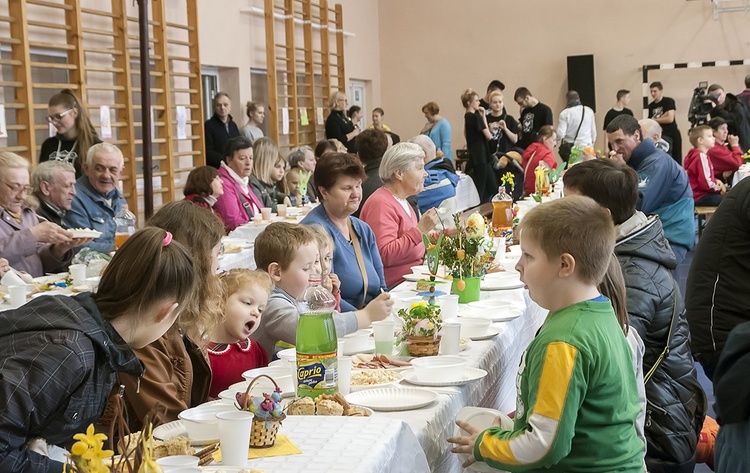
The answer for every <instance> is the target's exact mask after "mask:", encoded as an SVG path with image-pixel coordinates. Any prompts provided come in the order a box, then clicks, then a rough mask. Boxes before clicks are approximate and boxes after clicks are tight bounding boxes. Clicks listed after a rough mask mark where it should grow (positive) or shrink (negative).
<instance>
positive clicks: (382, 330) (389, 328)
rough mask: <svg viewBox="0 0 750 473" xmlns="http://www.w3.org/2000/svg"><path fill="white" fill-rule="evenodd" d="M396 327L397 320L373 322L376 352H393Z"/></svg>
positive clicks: (381, 353)
mask: <svg viewBox="0 0 750 473" xmlns="http://www.w3.org/2000/svg"><path fill="white" fill-rule="evenodd" d="M395 329H396V322H394V321H387V320H380V321H377V322H373V323H372V332H373V336H374V337H375V353H377V354H378V355H392V354H393V338H394V334H393V331H394V330H395Z"/></svg>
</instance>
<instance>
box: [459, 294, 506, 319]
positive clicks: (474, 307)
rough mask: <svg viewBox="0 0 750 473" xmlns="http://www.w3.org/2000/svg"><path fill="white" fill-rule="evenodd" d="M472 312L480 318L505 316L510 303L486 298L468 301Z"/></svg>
mask: <svg viewBox="0 0 750 473" xmlns="http://www.w3.org/2000/svg"><path fill="white" fill-rule="evenodd" d="M469 307H470V308H471V312H472V314H476V316H477V317H481V318H490V319H492V318H494V317H506V316H507V315H508V311H509V310H510V303H508V302H503V301H498V300H492V299H486V300H483V301H476V302H469Z"/></svg>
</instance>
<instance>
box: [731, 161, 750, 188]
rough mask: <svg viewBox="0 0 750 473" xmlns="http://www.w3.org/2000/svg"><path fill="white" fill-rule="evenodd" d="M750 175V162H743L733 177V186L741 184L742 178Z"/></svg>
mask: <svg viewBox="0 0 750 473" xmlns="http://www.w3.org/2000/svg"><path fill="white" fill-rule="evenodd" d="M749 175H750V164H742V165H740V168H739V169H738V170H737V172H735V173H734V176H733V177H732V187H734V186H736V185H737V184H739V182H740V181H741V180H743V179H744V178H746V177H747V176H749Z"/></svg>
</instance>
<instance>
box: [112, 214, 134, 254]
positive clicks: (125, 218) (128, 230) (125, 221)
mask: <svg viewBox="0 0 750 473" xmlns="http://www.w3.org/2000/svg"><path fill="white" fill-rule="evenodd" d="M115 224H116V225H117V230H115V249H119V248H120V247H121V246H122V244H123V243H125V240H127V239H128V238H129V237H130V235H132V234H133V233H135V215H133V213H132V212H131V211H130V210H129V209H128V204H123V206H122V208H121V209H120V211H119V212H117V215H115Z"/></svg>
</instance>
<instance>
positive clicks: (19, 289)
mask: <svg viewBox="0 0 750 473" xmlns="http://www.w3.org/2000/svg"><path fill="white" fill-rule="evenodd" d="M27 293H28V286H26V284H22V285H21V284H19V285H13V286H8V294H10V305H11V306H12V307H13V308H14V309H15V308H16V307H21V306H22V305H23V304H24V303H25V302H26V294H27Z"/></svg>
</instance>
